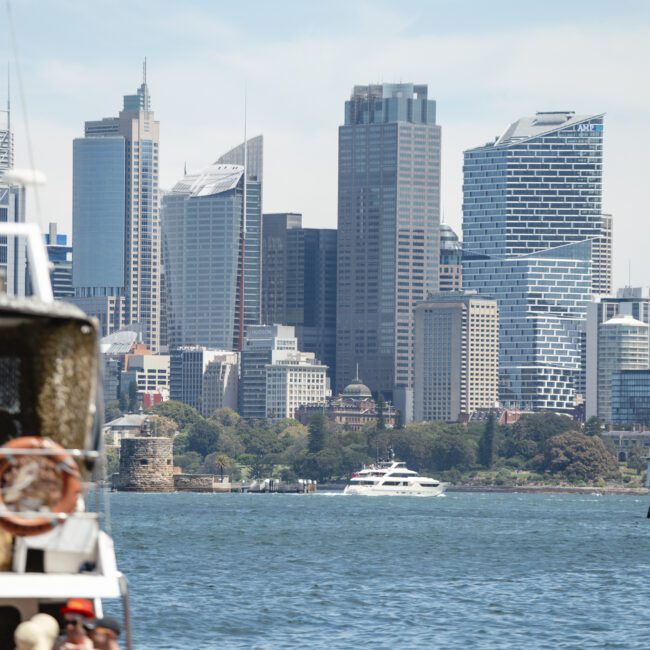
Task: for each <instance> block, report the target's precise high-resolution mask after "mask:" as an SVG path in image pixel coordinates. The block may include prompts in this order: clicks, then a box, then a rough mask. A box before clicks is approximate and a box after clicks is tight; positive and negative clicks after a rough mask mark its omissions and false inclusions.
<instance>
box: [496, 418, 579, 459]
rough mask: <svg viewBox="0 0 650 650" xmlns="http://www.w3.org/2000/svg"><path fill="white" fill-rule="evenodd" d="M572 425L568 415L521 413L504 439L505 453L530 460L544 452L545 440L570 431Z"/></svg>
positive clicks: (508, 455)
mask: <svg viewBox="0 0 650 650" xmlns="http://www.w3.org/2000/svg"><path fill="white" fill-rule="evenodd" d="M574 426H575V424H574V422H573V420H572V419H571V418H570V417H567V416H566V415H558V414H557V413H548V412H547V413H532V414H528V415H522V416H521V418H519V420H518V421H517V422H516V423H515V424H514V425H513V427H512V429H511V431H510V434H509V435H508V436H507V437H506V439H505V440H504V451H505V454H506V456H507V457H511V456H520V457H521V458H522V459H524V460H530V459H532V458H534V457H535V456H538V455H539V454H542V453H544V448H545V445H546V442H547V441H548V440H550V439H551V438H552V437H553V436H556V435H559V434H561V433H565V432H567V431H570V430H572V429H573V428H574Z"/></svg>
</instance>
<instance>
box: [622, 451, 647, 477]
mask: <svg viewBox="0 0 650 650" xmlns="http://www.w3.org/2000/svg"><path fill="white" fill-rule="evenodd" d="M627 466H628V467H629V468H630V469H633V470H635V471H636V473H637V474H641V472H642V471H643V470H644V469H645V468H646V467H647V466H648V450H647V449H646V448H645V447H632V449H630V451H628V452H627Z"/></svg>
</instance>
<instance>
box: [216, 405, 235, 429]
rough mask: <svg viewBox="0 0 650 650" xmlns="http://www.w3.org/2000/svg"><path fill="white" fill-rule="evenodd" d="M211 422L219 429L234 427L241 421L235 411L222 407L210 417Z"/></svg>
mask: <svg viewBox="0 0 650 650" xmlns="http://www.w3.org/2000/svg"><path fill="white" fill-rule="evenodd" d="M210 419H211V420H215V422H216V423H217V424H218V425H219V426H221V427H224V428H225V427H236V426H237V424H238V423H239V422H240V421H241V416H240V415H239V413H237V412H236V411H233V410H232V409H230V408H227V407H224V408H220V409H217V410H216V411H215V412H214V413H213V414H212V415H211V416H210Z"/></svg>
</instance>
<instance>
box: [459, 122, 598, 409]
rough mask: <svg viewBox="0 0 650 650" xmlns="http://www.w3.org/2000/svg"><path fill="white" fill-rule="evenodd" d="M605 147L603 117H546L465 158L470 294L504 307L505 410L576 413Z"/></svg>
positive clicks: (511, 130) (502, 379) (512, 127)
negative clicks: (581, 348)
mask: <svg viewBox="0 0 650 650" xmlns="http://www.w3.org/2000/svg"><path fill="white" fill-rule="evenodd" d="M602 139H603V116H602V115H576V114H575V113H573V112H569V111H558V112H541V113H537V114H536V115H535V116H533V117H524V118H521V119H519V120H517V121H516V122H514V123H513V124H511V125H510V126H509V127H508V129H506V131H505V133H504V134H503V135H502V136H500V137H499V138H497V139H496V140H495V141H494V142H490V143H488V144H486V145H484V146H482V147H477V148H475V149H470V150H468V151H466V152H465V154H464V184H463V194H464V199H463V248H464V257H463V286H464V287H465V288H466V289H470V290H476V291H478V292H479V293H481V294H484V295H488V296H491V297H494V298H496V299H497V300H498V302H499V310H500V343H501V348H500V349H501V355H500V361H499V366H500V401H501V402H502V404H503V405H505V406H511V407H518V408H526V409H530V410H534V411H539V410H553V411H558V412H566V413H571V412H573V410H574V408H575V405H576V387H577V385H578V383H579V381H580V371H581V359H580V355H581V350H580V336H581V334H580V331H581V327H582V322H583V321H584V319H585V316H586V310H587V304H588V302H589V297H590V295H591V291H592V251H591V244H592V242H593V241H594V240H596V239H598V238H599V237H600V236H601V234H602V228H603V219H602V205H601V204H602V199H601V196H602Z"/></svg>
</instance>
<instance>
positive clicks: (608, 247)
mask: <svg viewBox="0 0 650 650" xmlns="http://www.w3.org/2000/svg"><path fill="white" fill-rule="evenodd" d="M612 230H613V229H612V215H611V214H603V215H602V226H601V232H600V237H598V239H595V240H594V242H593V244H592V249H591V252H592V262H593V266H592V269H591V291H592V293H594V294H596V295H599V296H608V295H609V294H611V293H612V239H613V237H612Z"/></svg>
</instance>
